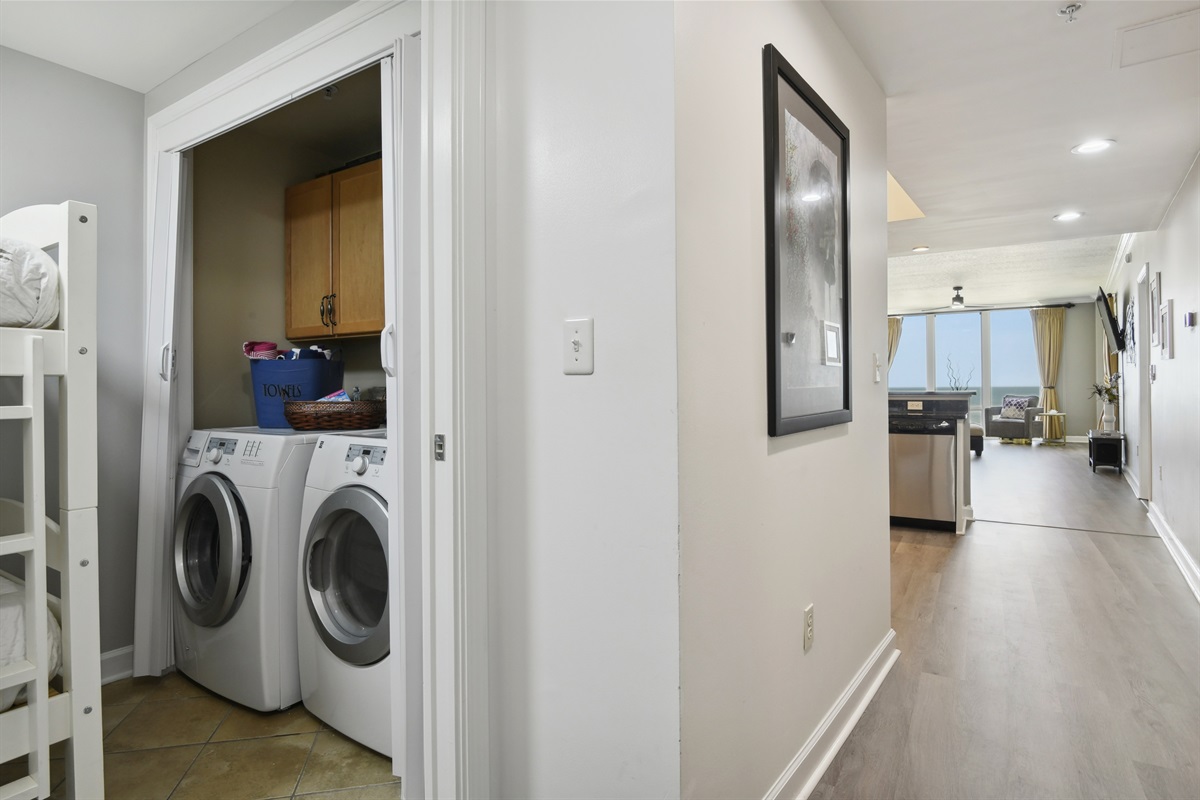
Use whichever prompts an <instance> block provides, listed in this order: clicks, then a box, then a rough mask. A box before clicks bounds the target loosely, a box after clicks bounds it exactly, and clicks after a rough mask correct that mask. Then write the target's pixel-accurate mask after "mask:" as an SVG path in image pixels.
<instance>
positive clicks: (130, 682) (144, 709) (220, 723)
mask: <svg viewBox="0 0 1200 800" xmlns="http://www.w3.org/2000/svg"><path fill="white" fill-rule="evenodd" d="M103 699H104V788H105V794H106V796H107V797H108V798H109V800H168V798H170V800H197V799H201V800H213V799H214V798H221V800H266V799H267V798H292V797H296V798H300V797H302V798H305V800H324V799H325V798H345V799H346V800H350V799H351V798H353V800H391V799H392V798H399V797H400V779H399V778H396V777H395V776H393V775H392V765H391V760H390V759H387V758H384V757H383V756H381V755H379V754H378V753H375V752H373V751H371V750H368V749H367V748H365V747H363V746H361V745H359V744H358V743H356V742H354V741H352V740H350V739H347V738H346V737H344V736H342V735H341V734H340V733H338V732H337V731H334V730H332V729H330V728H329V727H328V726H326V725H324V724H322V723H321V721H320V720H318V719H317V718H315V717H313V716H312V715H311V714H309V713H308V712H307V711H306V710H305V709H304V707H303V706H299V705H297V706H294V707H293V708H290V709H288V710H287V711H279V712H276V713H273V714H262V713H259V712H257V711H250V710H248V709H246V708H243V707H241V706H239V705H236V704H234V703H230V702H229V701H227V700H225V699H223V698H220V697H217V696H216V695H213V694H211V693H210V692H208V691H207V690H206V689H204V688H203V687H201V686H198V685H197V684H195V683H192V682H191V681H190V680H188V679H187V678H185V677H183V676H182V675H179V674H178V673H170V674H168V675H165V676H163V677H161V678H129V679H126V680H123V681H118V682H117V683H112V684H109V685H108V686H105V687H104V690H103ZM62 756H63V749H62V745H57V746H56V747H54V748H51V757H52V760H51V779H52V782H53V783H54V784H55V791H54V793H53V794H52V795H51V797H53V798H60V797H64V796H65V789H66V787H65V784H64V783H63V780H64V762H63V759H62ZM23 761H24V759H21V762H22V763H19V764H12V763H11V762H10V764H5V765H0V783H3V782H4V781H5V780H11V778H10V777H7V775H6V773H7V772H9V771H12V770H16V769H19V770H20V774H25V771H24V763H23Z"/></svg>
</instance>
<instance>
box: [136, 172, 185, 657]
mask: <svg viewBox="0 0 1200 800" xmlns="http://www.w3.org/2000/svg"><path fill="white" fill-rule="evenodd" d="M157 167H158V168H157V181H156V188H155V197H154V210H153V218H152V220H151V224H152V225H153V228H152V230H151V231H150V236H151V248H150V264H149V275H148V276H147V281H146V285H145V286H146V297H145V299H144V300H145V303H144V304H145V307H146V309H147V311H146V314H147V319H146V329H145V330H146V342H145V362H144V370H145V375H144V377H143V381H144V382H143V389H142V444H141V459H140V462H139V467H140V470H141V475H140V494H139V499H138V552H137V585H136V592H137V596H136V600H135V610H134V631H133V634H134V636H133V642H134V650H133V674H134V675H158V674H160V673H162V672H163V671H164V670H165V669H167V668H168V667H170V666H171V665H172V664H173V663H174V661H175V657H174V651H173V648H172V641H171V609H172V606H173V594H172V588H171V583H170V581H169V580H168V576H169V575H170V570H169V569H168V566H169V565H168V552H167V546H166V545H167V542H168V541H169V528H170V525H171V521H172V519H173V517H174V510H175V462H176V461H177V460H178V455H179V448H178V441H177V440H178V436H179V427H180V425H179V421H178V415H179V408H178V397H179V392H178V383H177V380H176V378H177V375H178V374H179V369H178V366H179V365H178V352H177V348H176V342H177V341H179V336H178V335H177V333H178V328H179V326H180V324H181V319H180V318H181V316H184V315H182V314H181V313H180V311H181V302H182V301H181V292H180V287H181V285H182V283H183V282H182V273H183V272H184V269H183V266H182V263H181V259H180V253H181V252H182V251H183V248H182V247H181V240H182V237H183V235H184V232H185V228H186V226H185V225H184V223H185V216H184V210H185V207H184V202H183V199H184V198H185V197H186V194H187V190H188V189H187V185H186V175H187V164H186V158H185V155H184V154H181V153H160V154H159V157H158V165H157Z"/></svg>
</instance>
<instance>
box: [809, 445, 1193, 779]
mask: <svg viewBox="0 0 1200 800" xmlns="http://www.w3.org/2000/svg"><path fill="white" fill-rule="evenodd" d="M990 445H991V442H989V448H988V449H987V450H985V451H984V459H986V460H988V466H989V467H991V466H992V465H993V464H996V465H1000V464H1004V463H1017V462H1020V461H1022V456H1020V455H1018V454H1021V453H1023V454H1024V458H1025V459H1027V460H1028V463H1027V465H1026V468H1025V469H1026V472H1027V473H1028V472H1036V473H1038V474H1039V476H1040V478H1041V479H1042V482H1043V483H1044V484H1045V487H1046V491H1047V493H1048V494H1047V496H1056V497H1057V499H1056V501H1055V503H1054V505H1055V507H1058V506H1069V505H1070V504H1073V503H1078V502H1081V498H1089V499H1088V502H1093V501H1096V498H1097V497H1099V500H1098V506H1097V507H1096V508H1094V509H1092V510H1090V511H1088V512H1086V515H1085V514H1082V513H1081V514H1080V519H1081V520H1082V519H1086V520H1087V521H1088V522H1087V524H1089V525H1095V524H1096V522H1094V520H1099V519H1124V518H1125V517H1124V516H1123V515H1124V514H1125V513H1126V512H1125V510H1123V509H1122V508H1121V506H1127V505H1128V503H1126V499H1132V495H1131V493H1130V491H1129V489H1128V487H1127V486H1126V485H1125V484H1124V482H1123V481H1122V482H1121V483H1120V484H1119V485H1118V484H1116V483H1113V482H1108V483H1107V484H1104V485H1108V486H1110V487H1111V489H1112V493H1113V494H1112V496H1108V495H1106V494H1104V493H1098V492H1092V491H1091V487H1092V486H1093V484H1091V483H1090V481H1086V480H1082V479H1081V478H1080V474H1079V473H1080V470H1079V469H1078V465H1077V464H1076V462H1077V461H1078V457H1077V456H1078V452H1077V449H1076V448H1072V447H1069V446H1068V447H1066V448H1056V449H1055V450H1051V449H1050V448H1044V449H1043V448H1039V447H1036V446H1035V447H1033V448H1020V449H1014V450H1013V452H1012V454H1011V456H1012V457H1011V459H1010V457H1009V456H1010V454H1008V453H1005V455H1003V456H1001V457H1000V458H994V457H993V456H994V455H995V453H994V452H993V451H994V450H997V449H999V448H991V447H990ZM1043 455H1046V456H1049V457H1050V458H1053V459H1055V462H1050V461H1049V459H1047V460H1046V461H1044V462H1042V463H1041V464H1040V465H1038V466H1031V464H1032V460H1033V459H1036V458H1041V457H1042V456H1043ZM1082 457H1083V470H1082V472H1086V475H1087V476H1088V477H1089V478H1090V476H1091V471H1090V469H1087V467H1086V464H1087V451H1086V448H1084V449H1083V453H1082ZM1002 459H1003V460H1002ZM1049 463H1057V464H1058V465H1059V467H1058V469H1060V470H1062V471H1064V472H1063V474H1061V475H1059V476H1058V477H1056V476H1055V473H1054V469H1053V468H1051V467H1049V466H1047V464H1049ZM1097 476H1099V473H1097ZM1114 477H1116V476H1115V474H1114ZM982 483H983V486H984V487H988V486H989V485H990V486H996V485H1002V484H1001V482H999V481H995V482H991V483H990V484H989V482H988V481H986V480H985V481H984V482H982ZM1096 485H1100V484H1096ZM1081 487H1083V488H1081ZM984 491H988V490H987V489H986V488H985V489H984ZM976 492H977V495H976V509H977V512H978V509H979V508H980V507H981V506H982V507H983V508H993V509H996V510H997V515H1001V512H1003V513H1004V515H1006V516H1009V517H1018V518H1022V524H1010V523H1000V522H987V521H977V522H975V523H973V524H972V525H971V526H970V527H969V529H968V531H967V533H966V535H964V536H961V537H955V536H953V535H949V534H944V533H929V532H922V531H916V530H911V529H902V528H895V529H893V531H892V626H893V627H894V628H895V630H896V633H897V636H898V644H899V647H900V649H901V651H902V653H901V656H900V658H899V660H898V661H897V662H896V664H895V666H894V667H893V668H892V671H891V674H889V675H888V677H887V678H886V679H885V681H884V683H883V685H882V686H881V688H880V690H879V692H878V694H877V695H876V696H875V698H874V699H873V700H872V702H871V704H870V705H869V706H868V708H867V710H866V711H865V712H864V714H863V716H862V718H861V719H860V720H859V722H858V725H857V726H856V727H855V729H854V731H853V732H852V733H851V735H850V737H849V738H848V739H847V741H846V743H845V745H844V746H843V747H842V750H841V752H840V753H839V754H838V756H837V757H836V758H835V759H834V761H833V763H832V764H831V765H830V767H829V769H828V770H827V771H826V773H825V775H824V777H823V778H822V780H821V782H820V784H819V785H818V786H817V788H816V790H815V791H814V792H813V794H812V797H813V798H814V800H834V798H856V799H862V800H885V799H887V798H896V799H897V800H899V799H900V798H922V799H924V800H933V799H934V798H946V799H947V800H960V799H961V800H965V799H967V798H1053V799H1054V800H1058V799H1059V798H1064V799H1065V798H1086V799H1087V800H1100V799H1101V798H1113V799H1114V800H1124V799H1125V798H1181V800H1196V798H1200V604H1197V602H1196V598H1195V597H1194V596H1193V595H1192V594H1191V592H1190V590H1189V589H1188V587H1187V584H1186V583H1185V582H1184V579H1183V576H1182V575H1181V574H1180V572H1179V570H1178V568H1177V567H1176V566H1175V564H1174V562H1173V561H1172V560H1171V556H1170V555H1169V553H1168V552H1167V550H1166V547H1165V546H1164V545H1163V543H1162V541H1161V540H1160V539H1158V538H1151V537H1148V536H1144V535H1134V536H1130V535H1124V533H1138V534H1141V533H1142V532H1143V529H1142V528H1141V524H1140V521H1138V520H1135V522H1136V523H1137V524H1136V525H1134V526H1133V527H1135V528H1136V530H1131V531H1126V532H1124V533H1103V532H1096V531H1095V530H1072V529H1069V528H1066V527H1054V528H1052V527H1039V526H1037V525H1036V524H1030V522H1029V520H1031V519H1033V518H1034V517H1035V515H1034V514H1033V513H1032V511H1031V509H1029V508H1026V507H1022V505H1021V504H1017V503H1009V502H1004V501H997V500H996V498H992V497H980V496H979V492H980V489H979V484H978V483H977V484H976ZM981 501H982V502H981ZM1110 502H1111V505H1108V504H1109V503H1110ZM1133 502H1134V503H1135V504H1137V501H1136V500H1134V501H1133ZM1138 505H1139V506H1140V504H1138ZM1106 508H1107V509H1108V510H1107V511H1106V510H1105V509H1106ZM1051 518H1052V519H1053V520H1054V521H1055V524H1061V523H1062V522H1063V521H1064V520H1065V519H1066V518H1068V517H1067V516H1066V515H1065V513H1064V514H1063V515H1060V516H1052V517H1051ZM1034 521H1036V520H1034ZM1110 527H1117V526H1110Z"/></svg>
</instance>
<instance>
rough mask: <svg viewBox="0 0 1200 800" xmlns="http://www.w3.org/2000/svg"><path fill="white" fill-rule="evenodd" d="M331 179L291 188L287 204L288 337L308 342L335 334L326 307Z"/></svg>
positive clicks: (285, 226) (321, 178) (330, 219)
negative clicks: (326, 314) (323, 310)
mask: <svg viewBox="0 0 1200 800" xmlns="http://www.w3.org/2000/svg"><path fill="white" fill-rule="evenodd" d="M330 184H331V181H330V176H329V175H325V176H323V177H320V178H317V179H316V180H311V181H308V182H307V183H301V184H297V185H296V186H289V187H288V189H287V194H286V197H285V201H284V208H285V210H284V241H285V248H286V254H285V256H284V258H285V263H286V265H287V266H286V274H285V276H284V282H283V285H284V290H283V292H284V324H285V326H286V329H287V338H289V339H305V338H313V337H319V336H329V335H331V334H332V333H333V330H332V328H330V327H329V325H328V324H327V318H326V320H322V318H321V317H322V314H321V311H322V303H323V301H324V298H325V296H326V295H328V294H330V288H329V287H330V283H331V273H330V264H331V263H332V242H331V232H332V204H331V198H332V195H331V191H330Z"/></svg>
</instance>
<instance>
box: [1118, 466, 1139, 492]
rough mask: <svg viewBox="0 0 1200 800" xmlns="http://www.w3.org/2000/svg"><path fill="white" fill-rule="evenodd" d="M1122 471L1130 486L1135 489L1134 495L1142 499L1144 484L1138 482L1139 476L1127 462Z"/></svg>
mask: <svg viewBox="0 0 1200 800" xmlns="http://www.w3.org/2000/svg"><path fill="white" fill-rule="evenodd" d="M1121 472H1122V473H1124V475H1125V482H1126V483H1128V484H1129V488H1130V489H1133V496H1134V497H1136V498H1138V499H1139V500H1140V499H1142V485H1141V483H1139V482H1138V479H1137V476H1136V475H1134V474H1133V473H1134V470H1131V469H1130V468H1129V465H1128V464H1126V465H1125V466H1124V467H1123V468H1122V469H1121Z"/></svg>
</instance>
